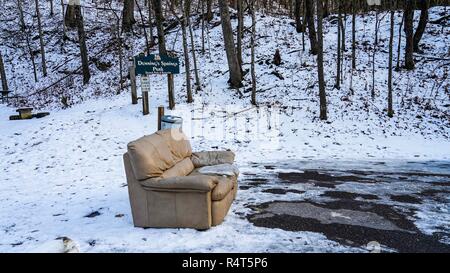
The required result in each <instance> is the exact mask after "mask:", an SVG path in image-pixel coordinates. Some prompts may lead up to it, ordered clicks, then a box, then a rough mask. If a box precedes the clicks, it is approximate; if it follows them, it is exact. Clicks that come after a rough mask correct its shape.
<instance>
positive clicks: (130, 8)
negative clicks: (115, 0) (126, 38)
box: [122, 0, 136, 32]
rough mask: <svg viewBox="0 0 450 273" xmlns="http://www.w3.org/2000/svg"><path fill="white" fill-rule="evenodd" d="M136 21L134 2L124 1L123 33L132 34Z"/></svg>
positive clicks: (131, 0)
mask: <svg viewBox="0 0 450 273" xmlns="http://www.w3.org/2000/svg"><path fill="white" fill-rule="evenodd" d="M134 23H136V20H135V19H134V0H124V2H123V12H122V31H124V32H130V31H131V30H132V28H133V25H134Z"/></svg>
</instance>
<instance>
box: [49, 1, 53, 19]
mask: <svg viewBox="0 0 450 273" xmlns="http://www.w3.org/2000/svg"><path fill="white" fill-rule="evenodd" d="M50 16H53V0H50Z"/></svg>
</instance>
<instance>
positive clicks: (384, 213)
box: [247, 200, 450, 252]
mask: <svg viewBox="0 0 450 273" xmlns="http://www.w3.org/2000/svg"><path fill="white" fill-rule="evenodd" d="M273 204H277V205H278V206H283V205H284V204H286V205H287V206H288V205H290V206H292V204H296V205H298V206H299V209H301V208H302V206H309V207H311V206H313V207H316V208H326V209H329V210H330V213H331V214H332V213H333V211H343V210H348V211H350V212H351V211H353V212H354V213H356V214H361V213H367V215H368V217H369V216H371V217H372V218H373V219H376V220H377V221H378V222H376V221H375V222H373V224H374V227H375V228H372V227H368V226H364V225H362V224H348V222H349V221H352V220H353V219H352V217H346V216H345V215H344V216H342V217H344V218H345V219H344V220H345V221H342V222H337V223H327V222H326V221H325V222H324V221H323V219H321V218H320V215H319V216H318V217H315V216H312V217H301V216H298V215H292V214H291V213H288V214H286V213H282V214H277V213H274V212H273V211H270V209H269V208H270V207H271V206H272V205H273ZM251 208H253V209H256V210H257V211H258V213H256V214H253V215H248V216H247V219H248V220H249V221H250V222H252V223H253V224H255V225H256V226H261V227H268V228H281V229H284V230H288V231H312V232H318V233H323V234H325V236H327V238H329V239H330V240H335V241H337V242H340V243H342V244H345V245H351V246H356V247H363V248H365V246H366V245H367V244H368V243H369V242H371V241H376V242H379V243H380V244H381V245H385V246H387V247H389V248H392V249H396V250H398V251H399V252H449V251H450V246H449V245H446V244H443V243H441V242H439V240H440V239H441V237H442V236H444V235H443V234H442V233H439V234H438V233H436V234H434V235H432V236H430V235H425V234H422V233H421V232H420V231H419V230H418V229H417V228H416V226H415V225H414V223H412V221H410V220H409V219H408V218H407V216H410V214H412V212H410V213H408V214H407V215H405V214H403V213H399V212H397V211H396V210H395V209H393V208H392V207H390V206H387V205H380V204H373V203H367V202H362V201H355V200H340V201H336V202H330V203H325V204H318V203H313V202H270V203H264V204H261V205H259V206H251ZM336 214H337V215H338V217H339V215H340V214H339V213H336ZM322 215H323V213H322ZM363 215H364V214H363ZM374 215H378V216H376V217H375V218H374ZM380 217H381V218H380ZM347 218H348V219H347ZM361 219H362V220H364V219H365V218H364V217H362V218H361V217H360V221H361ZM373 219H371V218H370V217H369V218H368V223H369V226H370V225H371V224H372V222H371V221H373ZM380 219H384V220H382V222H383V221H387V223H392V224H394V225H395V226H396V227H398V229H397V228H395V229H392V228H386V229H383V228H376V227H377V225H378V226H380V225H381V227H383V223H379V221H380ZM392 224H391V225H392Z"/></svg>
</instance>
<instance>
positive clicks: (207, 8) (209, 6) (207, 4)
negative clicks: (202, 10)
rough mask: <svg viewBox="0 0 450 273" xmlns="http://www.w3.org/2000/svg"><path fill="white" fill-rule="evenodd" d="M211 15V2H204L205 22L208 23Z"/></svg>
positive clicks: (209, 0)
mask: <svg viewBox="0 0 450 273" xmlns="http://www.w3.org/2000/svg"><path fill="white" fill-rule="evenodd" d="M213 17H214V16H213V13H212V0H206V20H207V21H208V22H209V21H211V20H212V18H213Z"/></svg>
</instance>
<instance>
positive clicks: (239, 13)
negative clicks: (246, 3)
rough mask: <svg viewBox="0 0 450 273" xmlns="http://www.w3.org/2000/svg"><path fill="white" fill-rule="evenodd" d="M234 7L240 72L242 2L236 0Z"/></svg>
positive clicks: (242, 22)
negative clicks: (235, 10) (236, 20)
mask: <svg viewBox="0 0 450 273" xmlns="http://www.w3.org/2000/svg"><path fill="white" fill-rule="evenodd" d="M236 7H237V18H238V24H237V31H236V38H237V39H236V54H237V58H238V63H239V69H241V72H242V34H243V31H244V30H243V29H244V10H243V6H242V0H236Z"/></svg>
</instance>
